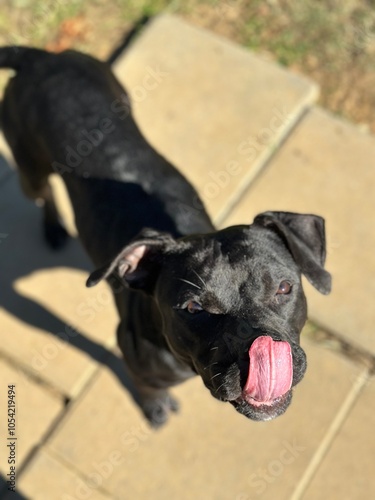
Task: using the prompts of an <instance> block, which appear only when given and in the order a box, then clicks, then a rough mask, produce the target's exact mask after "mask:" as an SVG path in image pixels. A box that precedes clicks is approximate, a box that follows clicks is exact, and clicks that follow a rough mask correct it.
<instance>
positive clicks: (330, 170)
mask: <svg viewBox="0 0 375 500" xmlns="http://www.w3.org/2000/svg"><path fill="white" fill-rule="evenodd" d="M374 157H375V139H374V137H373V136H371V135H368V134H364V133H361V132H360V131H359V130H358V128H356V127H355V126H353V125H351V124H349V123H347V122H345V121H342V120H340V119H338V118H336V117H334V116H332V115H331V114H330V113H328V112H326V111H323V110H321V109H319V108H314V109H313V110H312V111H311V112H310V113H309V114H308V115H307V116H306V117H305V118H304V120H303V121H302V122H301V123H300V124H299V126H298V128H297V129H296V130H295V131H294V133H293V135H292V136H291V137H290V138H289V139H288V140H287V142H286V143H285V144H284V145H283V147H282V149H281V150H280V151H279V152H278V154H277V155H276V156H275V157H274V159H273V160H272V161H271V163H270V164H269V165H268V167H267V169H265V170H264V172H263V173H262V174H261V176H260V177H259V179H257V181H256V182H254V184H253V185H252V186H251V188H250V189H249V190H248V192H247V193H246V195H245V196H244V197H243V199H242V200H241V201H240V203H239V204H238V206H237V207H236V208H235V209H234V210H233V212H232V213H231V215H230V216H229V217H228V218H227V219H226V220H225V221H224V224H223V225H230V224H238V223H246V222H250V221H252V220H253V217H254V216H255V215H256V214H258V213H260V212H263V211H266V210H285V211H292V212H302V213H303V212H305V213H316V214H319V215H322V216H323V217H324V218H325V219H326V230H327V238H328V242H327V245H328V257H327V269H328V270H329V271H330V272H331V273H332V275H333V291H332V294H331V295H329V296H328V297H326V296H322V295H320V294H319V293H318V292H316V291H315V290H314V289H313V288H312V287H311V286H310V285H307V286H306V287H305V289H306V292H307V295H308V302H309V310H310V317H311V318H312V319H313V320H315V321H317V322H319V323H320V324H321V325H323V327H325V328H327V329H329V330H330V331H332V332H335V333H338V334H340V335H343V336H344V337H345V338H346V339H347V340H348V341H349V342H352V343H353V344H356V345H357V346H360V347H362V348H364V349H367V350H368V351H370V352H371V353H372V354H375V335H374V322H375V312H374V308H373V307H372V305H371V299H370V298H371V297H373V296H374V294H375V279H374V276H375V253H374V251H373V249H374V248H375V231H374V227H375V197H374V192H375V173H374V172H375V170H374V165H373V158H374Z"/></svg>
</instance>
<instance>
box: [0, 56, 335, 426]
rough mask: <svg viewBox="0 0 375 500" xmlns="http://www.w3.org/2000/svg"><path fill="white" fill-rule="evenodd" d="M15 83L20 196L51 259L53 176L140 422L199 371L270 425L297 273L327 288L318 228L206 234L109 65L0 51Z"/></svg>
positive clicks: (10, 130) (159, 419)
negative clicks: (67, 202) (31, 202)
mask: <svg viewBox="0 0 375 500" xmlns="http://www.w3.org/2000/svg"><path fill="white" fill-rule="evenodd" d="M0 66H1V67H9V68H14V69H15V70H16V71H17V74H16V76H15V77H14V78H12V80H11V81H10V83H9V84H8V86H7V88H6V92H5V97H4V101H3V106H2V123H3V130H4V133H5V136H6V138H7V141H8V142H9V145H10V147H11V148H12V150H13V154H14V157H15V160H16V162H17V164H18V166H19V174H20V180H21V185H22V188H23V190H24V192H25V194H26V195H28V196H29V197H32V198H41V199H43V200H44V230H45V236H46V239H47V242H48V243H49V245H50V246H51V247H53V248H58V247H60V246H62V244H63V243H64V242H65V240H66V238H67V233H66V231H65V229H64V227H63V225H62V224H61V223H60V221H59V216H58V213H57V210H56V207H55V203H54V200H53V196H52V192H51V189H50V186H49V184H48V176H49V174H50V173H51V172H53V171H57V172H59V173H60V174H61V175H62V177H63V179H64V181H65V184H66V186H67V189H68V192H69V195H70V198H71V201H72V204H73V208H74V212H75V218H76V224H77V228H78V231H79V235H80V238H81V240H82V243H83V245H84V246H85V248H86V250H87V252H88V254H89V255H90V256H91V258H92V260H93V262H94V264H95V265H96V266H97V267H98V268H99V269H98V270H97V271H95V272H93V273H92V275H91V276H90V277H89V279H88V282H87V284H88V286H92V285H95V284H96V283H98V282H99V281H100V280H101V279H103V278H107V279H108V281H109V282H110V283H111V285H112V287H113V290H114V296H115V300H116V304H117V307H118V311H119V314H120V324H119V327H118V342H119V345H120V347H121V350H122V352H123V354H124V357H125V360H126V364H127V366H128V368H129V371H130V372H131V374H132V376H133V378H134V381H135V383H136V386H137V389H138V390H139V393H140V396H141V406H142V409H143V411H144V413H145V415H146V416H147V417H148V419H149V420H150V422H151V423H152V424H153V425H160V424H162V423H163V422H164V421H165V420H166V419H167V417H168V411H169V410H176V408H177V405H176V402H175V401H174V400H173V399H172V398H171V397H170V396H169V394H168V392H167V389H168V387H170V386H172V385H174V384H177V383H180V382H182V381H184V380H186V379H188V378H189V377H191V376H193V375H195V374H198V375H200V376H201V377H202V380H203V382H204V384H205V385H206V387H207V388H208V389H209V390H210V391H211V394H212V395H213V396H214V397H215V398H217V399H219V400H221V401H228V402H230V403H231V404H232V405H233V406H234V407H235V408H236V410H237V411H239V412H240V413H242V414H244V415H246V416H247V417H249V418H251V419H253V420H268V419H272V418H274V417H276V416H278V415H280V414H282V413H283V412H284V411H285V410H286V408H287V407H288V405H289V403H290V401H291V397H292V389H291V388H292V387H293V386H295V385H296V384H297V383H298V382H299V381H300V380H301V378H302V377H303V375H304V372H305V369H306V359H305V354H304V352H303V350H302V349H301V347H300V346H299V336H300V332H301V329H302V327H303V325H304V323H305V320H306V300H305V296H304V293H303V290H302V286H301V273H303V274H304V275H305V276H306V277H307V279H308V280H309V281H310V282H311V283H312V284H313V285H314V287H315V288H317V289H318V290H319V291H320V292H321V293H324V294H326V293H329V291H330V283H331V279H330V275H329V274H328V273H327V272H326V271H325V270H324V269H323V265H324V260H325V234H324V221H323V219H322V218H320V217H318V216H315V215H301V214H293V213H286V212H267V213H263V214H260V215H258V216H257V217H256V219H255V220H254V223H253V224H252V225H241V226H234V227H229V228H227V229H224V230H221V231H216V230H215V228H214V226H213V224H212V222H211V221H210V218H209V217H208V215H207V213H206V212H205V210H204V208H203V205H202V202H201V201H200V200H199V198H198V196H197V194H196V192H195V191H194V189H193V188H192V186H191V185H190V184H189V183H188V182H187V181H186V179H185V178H184V177H183V176H182V175H181V174H180V173H179V172H178V171H177V170H176V169H175V168H174V167H173V166H172V165H171V164H170V163H168V161H167V160H165V159H164V158H162V157H161V156H160V155H159V154H158V153H157V152H156V151H155V150H154V149H153V148H152V147H151V146H150V145H149V144H148V143H147V142H146V140H145V139H144V137H143V136H142V134H141V133H140V131H139V129H138V128H137V125H136V124H135V122H134V120H133V118H132V115H131V111H130V106H129V100H128V98H127V95H126V93H125V91H124V89H123V88H122V87H121V86H120V84H119V83H118V82H117V80H116V79H115V78H114V76H113V75H112V73H111V71H110V68H109V65H108V64H106V63H102V62H99V61H97V60H95V59H93V58H91V57H89V56H86V55H83V54H80V53H77V52H74V51H67V52H63V53H61V54H58V55H57V54H50V53H47V52H45V51H42V50H37V49H29V48H23V47H8V48H2V49H0Z"/></svg>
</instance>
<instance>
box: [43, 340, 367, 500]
mask: <svg viewBox="0 0 375 500" xmlns="http://www.w3.org/2000/svg"><path fill="white" fill-rule="evenodd" d="M304 347H305V348H306V350H307V353H308V357H309V369H308V373H307V375H306V377H305V379H304V381H303V382H302V383H301V385H300V387H298V388H297V389H296V391H295V396H294V402H293V403H292V406H291V408H290V409H289V410H288V412H287V413H286V414H285V415H284V416H283V417H280V418H279V419H276V420H275V421H272V422H267V423H258V422H252V421H249V420H247V419H246V418H244V417H243V416H241V415H239V414H238V413H236V412H235V410H234V409H233V408H232V407H231V406H230V405H229V404H224V403H220V402H219V401H216V400H215V399H213V398H212V397H211V396H210V394H209V392H208V391H207V390H206V389H205V388H204V387H203V385H202V383H201V382H200V380H199V379H198V378H197V379H194V380H192V381H189V382H188V383H186V384H184V385H182V386H179V387H178V388H176V389H175V390H174V393H175V395H176V396H177V397H178V398H179V399H180V401H181V403H182V409H181V412H180V414H179V415H177V416H173V417H172V418H171V420H170V422H169V423H168V424H167V426H165V427H164V428H162V429H161V430H159V431H151V430H150V429H149V428H148V426H147V425H146V423H145V421H144V420H143V419H142V417H140V414H139V411H138V409H137V408H136V407H135V406H134V404H133V402H132V401H131V400H130V398H129V397H128V396H127V395H125V394H124V392H123V390H122V389H121V387H119V385H118V384H117V382H116V380H114V377H113V374H112V373H111V372H109V371H108V370H107V369H101V372H100V375H99V376H98V377H97V378H96V380H95V382H94V383H93V385H92V386H91V388H90V390H89V391H87V392H85V393H84V394H83V396H82V397H81V398H80V399H79V401H77V402H76V403H75V404H74V406H73V407H72V410H71V412H70V413H69V414H68V415H67V418H66V419H65V420H64V422H63V423H62V425H61V427H60V428H59V429H58V431H57V432H56V433H55V434H54V436H53V437H52V438H51V440H50V441H49V443H48V445H47V447H48V450H50V452H51V453H54V454H56V456H59V457H61V459H64V460H66V461H67V463H68V464H71V465H74V467H76V468H77V470H79V471H80V473H81V474H82V475H84V476H86V477H88V476H89V475H90V474H91V473H93V472H95V470H96V469H97V468H98V464H101V467H103V470H104V469H105V466H107V470H110V471H111V472H110V474H109V475H108V477H107V478H105V481H104V482H103V487H104V488H105V489H106V490H107V491H109V492H110V493H111V494H112V495H113V496H114V498H118V499H122V498H124V492H125V491H126V497H127V498H136V499H137V500H142V499H148V498H153V499H155V500H159V499H160V500H164V499H165V498H180V499H182V500H184V499H186V500H187V499H191V498H214V499H215V500H216V499H217V500H221V499H222V500H224V499H228V498H233V499H236V500H250V499H253V498H261V499H272V500H273V499H275V498H278V499H280V500H283V499H288V498H289V497H290V494H291V493H292V491H293V489H294V487H295V485H296V483H297V482H298V478H299V477H300V476H301V474H302V473H303V471H304V469H305V467H306V465H307V464H308V463H309V461H310V459H311V456H312V455H313V453H314V451H315V449H316V447H317V446H318V445H319V442H320V440H321V439H322V437H323V436H324V434H325V432H326V430H327V428H328V427H329V425H330V422H331V420H332V419H333V418H334V416H335V414H336V412H337V411H338V410H339V408H340V406H341V404H342V402H343V400H344V399H345V395H346V393H347V392H348V391H349V390H350V388H351V387H352V384H353V383H354V381H355V379H356V376H357V374H358V369H357V368H356V367H355V366H353V365H351V364H349V363H348V362H347V361H346V360H344V359H342V358H339V357H337V356H336V355H334V354H332V353H331V352H328V351H326V350H324V349H322V348H320V347H317V346H316V345H313V344H311V343H310V342H309V341H308V340H306V339H305V340H304ZM338 380H339V381H340V384H338V383H337V381H338ZM322 384H324V391H322V389H321V388H322ZM82 422H84V425H82ZM111 457H112V458H111ZM113 457H117V458H116V463H114V458H113ZM112 462H113V463H112Z"/></svg>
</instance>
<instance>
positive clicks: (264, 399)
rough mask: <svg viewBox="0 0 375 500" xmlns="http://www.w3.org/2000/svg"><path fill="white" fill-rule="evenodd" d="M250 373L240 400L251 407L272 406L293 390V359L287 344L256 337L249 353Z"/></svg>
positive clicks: (264, 337)
mask: <svg viewBox="0 0 375 500" xmlns="http://www.w3.org/2000/svg"><path fill="white" fill-rule="evenodd" d="M249 358H250V365H249V374H248V378H247V381H246V384H245V386H244V388H243V392H242V396H243V398H244V399H245V400H246V401H247V402H248V403H249V404H252V405H253V406H261V405H266V406H272V405H273V404H274V402H275V401H276V400H278V399H279V398H281V397H282V396H284V394H286V393H287V392H288V391H289V389H290V388H291V387H292V382H293V358H292V349H291V347H290V344H289V342H282V341H275V340H273V339H272V338H271V337H270V336H268V335H264V336H261V337H258V338H257V339H256V340H255V341H254V342H253V343H252V345H251V347H250V350H249Z"/></svg>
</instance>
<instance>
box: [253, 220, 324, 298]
mask: <svg viewBox="0 0 375 500" xmlns="http://www.w3.org/2000/svg"><path fill="white" fill-rule="evenodd" d="M254 224H258V225H261V226H263V227H266V228H269V229H272V230H273V231H275V232H276V233H277V234H278V235H279V236H281V238H282V239H283V240H284V242H285V243H286V245H287V247H288V248H289V251H290V253H291V254H292V256H293V258H294V260H295V262H296V264H297V265H298V266H299V268H300V269H301V272H302V273H303V274H304V275H305V276H306V278H307V279H308V280H309V282H310V283H311V284H312V285H313V286H314V287H315V288H316V289H317V290H318V291H319V292H320V293H323V294H325V295H326V294H328V293H329V292H330V291H331V275H330V274H329V273H328V272H327V271H325V270H324V269H323V266H324V262H325V258H326V240H325V229H324V219H322V217H319V216H317V215H307V214H295V213H290V212H264V213H262V214H259V215H258V216H257V217H256V218H255V219H254Z"/></svg>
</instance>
